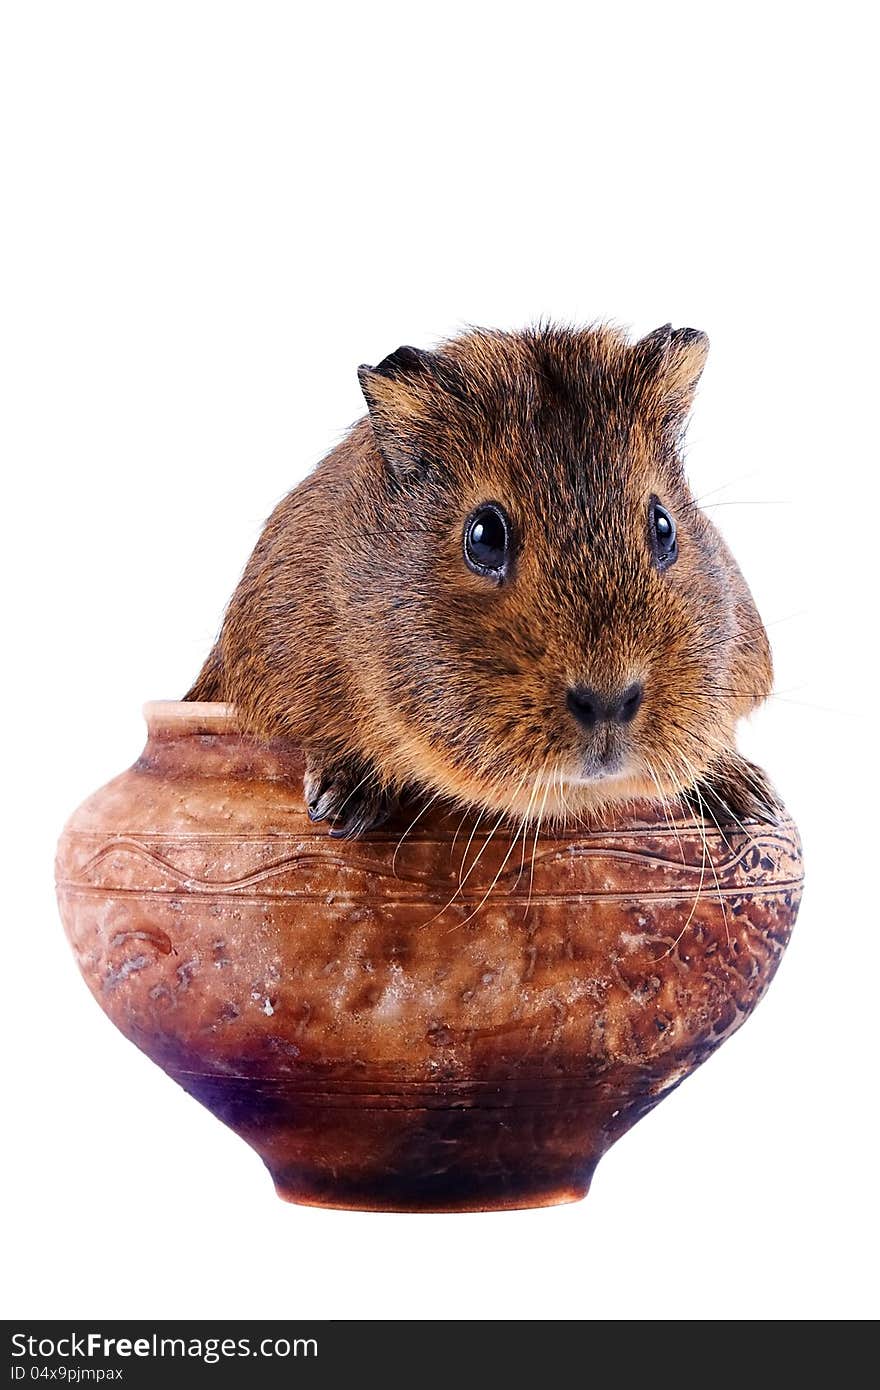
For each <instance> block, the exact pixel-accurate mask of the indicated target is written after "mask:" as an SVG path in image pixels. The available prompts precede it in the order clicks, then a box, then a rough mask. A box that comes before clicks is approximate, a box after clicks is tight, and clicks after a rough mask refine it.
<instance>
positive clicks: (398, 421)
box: [358, 347, 437, 481]
mask: <svg viewBox="0 0 880 1390" xmlns="http://www.w3.org/2000/svg"><path fill="white" fill-rule="evenodd" d="M436 361H437V359H436V358H435V356H434V354H433V353H430V352H422V351H421V349H419V348H414V347H399V348H398V349H397V351H396V352H392V353H390V354H389V356H388V357H384V358H383V359H382V361H381V362H380V363H379V364H378V366H375V367H368V366H361V367H358V381H359V382H360V384H361V390H362V391H363V393H364V399H365V400H366V402H367V407H368V409H369V412H370V422H371V424H372V426H373V433H374V434H375V436H376V443H377V445H378V447H379V451H380V453H381V454H382V457H383V458H384V459H385V462H386V463H387V464H388V467H389V468H390V469H391V471H392V472H393V473H394V474H395V476H396V477H398V478H399V479H400V480H401V481H405V480H406V479H408V478H412V477H416V476H418V474H420V473H421V472H422V471H423V459H422V451H421V450H420V448H419V445H418V425H419V423H420V421H421V419H422V418H423V410H422V406H423V400H424V390H425V387H426V386H428V385H429V383H430V381H431V380H432V379H435V380H436V377H437V371H436Z"/></svg>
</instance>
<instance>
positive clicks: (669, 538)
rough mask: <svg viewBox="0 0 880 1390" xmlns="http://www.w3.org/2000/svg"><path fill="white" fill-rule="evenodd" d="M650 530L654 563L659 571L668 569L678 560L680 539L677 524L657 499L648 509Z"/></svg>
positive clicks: (652, 500) (654, 499)
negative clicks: (676, 528)
mask: <svg viewBox="0 0 880 1390" xmlns="http://www.w3.org/2000/svg"><path fill="white" fill-rule="evenodd" d="M648 530H649V533H650V540H651V550H652V551H653V552H654V563H655V564H656V566H657V568H658V569H661V570H665V569H668V568H669V566H670V565H674V564H675V562H676V560H677V559H678V537H677V533H676V530H675V522H674V521H673V520H672V517H671V516H670V515H669V513H668V511H667V510H666V508H665V507H664V506H663V504H662V502H660V501H658V499H657V498H656V497H652V498H651V501H650V504H649V507H648Z"/></svg>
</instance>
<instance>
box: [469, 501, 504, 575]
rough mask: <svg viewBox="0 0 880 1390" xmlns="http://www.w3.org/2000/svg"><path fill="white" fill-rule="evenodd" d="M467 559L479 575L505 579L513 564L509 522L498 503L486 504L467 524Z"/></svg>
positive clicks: (473, 513) (472, 515) (471, 516)
mask: <svg viewBox="0 0 880 1390" xmlns="http://www.w3.org/2000/svg"><path fill="white" fill-rule="evenodd" d="M464 558H465V559H466V560H467V562H468V564H469V565H470V567H471V569H472V570H474V571H475V572H476V573H477V574H486V575H488V576H489V577H490V578H491V579H503V578H504V575H505V574H506V572H507V566H508V563H509V560H510V522H509V521H508V519H507V517H506V515H505V513H504V511H503V510H502V508H501V507H499V505H498V503H497V502H484V503H483V505H482V506H480V507H477V509H476V511H475V512H471V514H470V516H469V517H468V519H467V521H466V522H465V527H464Z"/></svg>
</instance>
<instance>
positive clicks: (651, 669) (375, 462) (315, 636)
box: [185, 325, 777, 835]
mask: <svg viewBox="0 0 880 1390" xmlns="http://www.w3.org/2000/svg"><path fill="white" fill-rule="evenodd" d="M707 350H708V340H707V338H706V337H705V335H704V334H703V333H699V332H696V331H695V330H693V329H690V328H680V329H674V330H673V329H672V328H671V326H669V325H667V326H666V327H663V328H659V329H657V330H656V331H655V332H653V333H650V334H649V335H648V336H647V337H645V338H642V339H641V340H640V341H638V342H635V343H631V342H629V341H628V339H627V337H626V335H625V334H623V333H622V332H621V331H619V330H617V329H615V328H609V327H599V328H595V327H594V328H588V329H583V330H575V329H570V328H562V327H553V326H540V327H535V328H532V329H528V330H526V331H524V332H521V333H502V332H493V331H483V330H478V331H475V332H469V333H467V334H465V335H463V336H461V337H458V338H455V339H453V340H451V341H448V342H445V343H443V344H442V345H441V346H440V347H438V348H437V349H436V350H434V351H430V352H425V351H420V350H419V349H416V348H412V347H401V348H398V350H397V351H396V352H393V353H392V354H391V355H390V356H389V357H386V358H385V359H384V361H382V362H380V363H379V365H378V366H376V367H367V366H363V367H361V368H360V369H359V373H358V375H359V379H360V384H361V388H362V390H363V394H364V396H365V398H366V403H367V408H368V414H367V415H366V416H365V417H364V418H363V419H361V420H359V421H358V422H357V423H356V424H355V425H354V426H353V427H352V429H351V430H350V432H349V433H348V435H347V437H346V438H345V439H344V440H343V441H342V443H341V444H339V446H338V447H337V448H335V449H334V450H333V451H332V452H331V453H330V454H328V455H327V457H326V458H325V459H324V460H323V461H322V462H321V463H320V464H319V465H318V467H317V468H316V469H315V470H314V472H313V473H312V474H311V475H310V476H309V477H307V478H306V479H305V481H304V482H302V483H301V484H300V486H298V487H297V488H295V489H294V491H293V492H291V493H290V494H289V495H288V496H287V497H285V498H284V500H283V501H282V502H281V503H280V504H279V505H278V507H277V508H276V509H275V511H274V512H273V514H272V516H271V517H270V519H269V521H268V523H267V524H266V527H265V529H264V531H263V533H262V535H261V537H260V539H259V541H258V543H257V545H256V548H255V549H254V552H253V554H252V555H251V558H250V560H249V561H248V564H247V567H246V569H245V571H244V575H243V577H242V579H241V581H240V583H239V585H238V588H237V589H236V590H235V593H234V594H233V596H232V599H231V601H230V603H229V607H228V609H227V612H226V615H225V619H224V621H223V625H222V629H221V632H220V636H219V638H218V640H217V643H216V645H215V646H214V649H213V651H212V652H211V654H210V656H209V657H208V660H207V661H206V663H205V666H204V668H203V670H202V672H201V674H200V675H199V677H198V679H197V680H196V682H195V684H194V685H193V687H192V688H191V690H190V691H189V692H188V694H187V696H186V697H185V698H186V699H189V700H226V701H231V702H232V703H234V705H235V706H236V708H237V711H238V716H239V719H240V721H241V724H242V726H243V728H244V729H245V731H246V732H249V733H251V734H253V735H255V736H257V737H259V738H263V739H275V738H282V739H286V740H291V741H293V742H295V743H296V744H298V745H299V746H301V747H302V748H303V749H304V751H305V757H306V763H305V766H306V772H305V794H306V801H307V805H308V811H309V815H310V816H311V817H312V819H313V820H316V821H317V820H321V821H327V822H328V823H329V827H330V829H331V832H332V833H334V834H337V835H358V834H361V833H363V832H365V831H369V830H370V829H372V828H373V827H376V826H378V825H380V824H381V823H382V822H383V821H384V820H385V819H386V817H387V816H388V815H389V814H390V813H391V811H392V810H393V809H394V807H395V805H396V803H397V802H398V800H399V798H400V797H401V795H402V794H403V793H404V792H406V793H407V795H409V794H410V793H413V792H414V793H416V794H418V795H421V796H428V797H430V796H434V795H439V796H441V797H443V798H445V799H449V800H451V801H453V802H457V803H459V804H462V805H465V806H474V807H477V808H480V810H482V811H486V812H494V813H497V814H498V816H499V817H501V818H503V817H505V816H509V817H510V818H511V820H515V819H517V818H518V819H519V822H520V823H522V822H530V821H536V822H537V823H539V824H540V820H541V819H545V818H552V819H553V820H555V821H560V820H564V819H565V818H567V817H578V816H580V815H582V814H584V813H587V812H601V811H603V810H604V809H605V808H607V807H609V806H611V805H613V804H614V803H617V802H622V801H629V800H631V799H633V798H639V799H643V798H648V799H653V800H662V799H665V798H670V799H673V798H674V799H682V798H683V799H686V800H688V801H690V803H691V805H692V806H693V807H694V809H696V810H697V811H698V812H701V813H704V814H706V815H710V816H712V817H713V818H715V819H716V820H721V819H722V818H723V819H724V820H725V821H727V822H731V821H732V822H733V823H738V822H740V821H742V820H743V819H746V818H755V817H757V818H759V819H768V818H769V819H772V818H773V816H774V812H775V809H776V806H777V803H776V800H775V797H774V793H773V791H772V788H771V787H770V786H769V784H768V783H767V781H766V779H765V776H764V774H763V773H762V772H761V771H760V770H759V769H758V768H756V767H755V766H754V765H753V764H751V763H749V762H747V761H746V760H745V759H744V758H743V757H742V756H741V755H740V754H739V753H738V752H737V751H736V749H735V742H734V740H735V729H736V725H737V722H738V720H739V719H740V718H741V716H743V715H745V714H746V713H748V711H750V710H751V709H753V708H754V707H755V706H756V705H757V704H758V703H760V701H762V700H763V699H764V698H765V697H766V696H767V695H768V693H769V691H770V686H771V683H772V666H771V657H770V649H769V644H768V641H767V636H766V633H765V631H764V627H763V625H762V623H761V619H760V617H759V615H758V612H757V610H756V607H755V604H754V601H753V599H752V596H751V593H750V592H749V589H748V587H747V585H746V583H745V580H744V579H743V577H742V575H741V573H740V571H739V569H738V567H737V565H736V562H735V561H734V559H733V557H732V555H731V554H730V551H729V550H728V548H727V546H726V545H725V543H724V541H723V540H722V538H721V536H720V535H719V534H718V532H717V531H716V529H715V527H714V526H713V525H712V523H711V522H710V521H709V520H708V518H707V517H706V516H705V515H704V513H703V512H702V511H701V510H700V508H699V506H698V505H697V503H696V502H695V500H694V498H693V497H692V495H691V492H690V491H689V488H688V484H687V481H686V479H685V475H684V470H683V466H682V461H681V441H682V433H683V429H684V425H685V421H686V417H687V414H688V411H689V408H690V406H691V403H692V400H693V396H694V391H695V388H696V385H697V382H698V380H699V377H700V374H701V372H702V369H703V365H704V362H705V360H706V353H707Z"/></svg>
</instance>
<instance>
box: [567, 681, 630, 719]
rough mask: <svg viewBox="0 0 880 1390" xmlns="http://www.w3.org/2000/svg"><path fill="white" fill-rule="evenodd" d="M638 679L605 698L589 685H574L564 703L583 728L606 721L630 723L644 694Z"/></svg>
mask: <svg viewBox="0 0 880 1390" xmlns="http://www.w3.org/2000/svg"><path fill="white" fill-rule="evenodd" d="M644 693H645V692H644V688H643V686H642V684H641V682H640V681H633V684H632V685H628V686H627V688H626V690H624V691H621V692H620V693H619V694H617V695H612V696H611V698H610V699H605V698H604V697H603V696H602V695H600V694H599V692H598V690H594V689H593V687H592V686H590V685H574V686H572V688H571V689H570V690H569V692H568V694H567V695H566V697H565V703H566V704H567V705H568V708H569V709H570V710H571V712H572V714H573V715H574V717H575V719H576V720H577V721H578V723H579V724H583V726H584V728H585V729H594V728H595V727H596V725H597V724H602V723H605V722H606V721H607V722H609V723H613V724H630V723H631V722H632V720H633V719H635V717H636V715H637V714H638V712H639V707H640V705H641V703H642V697H643V696H644Z"/></svg>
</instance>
